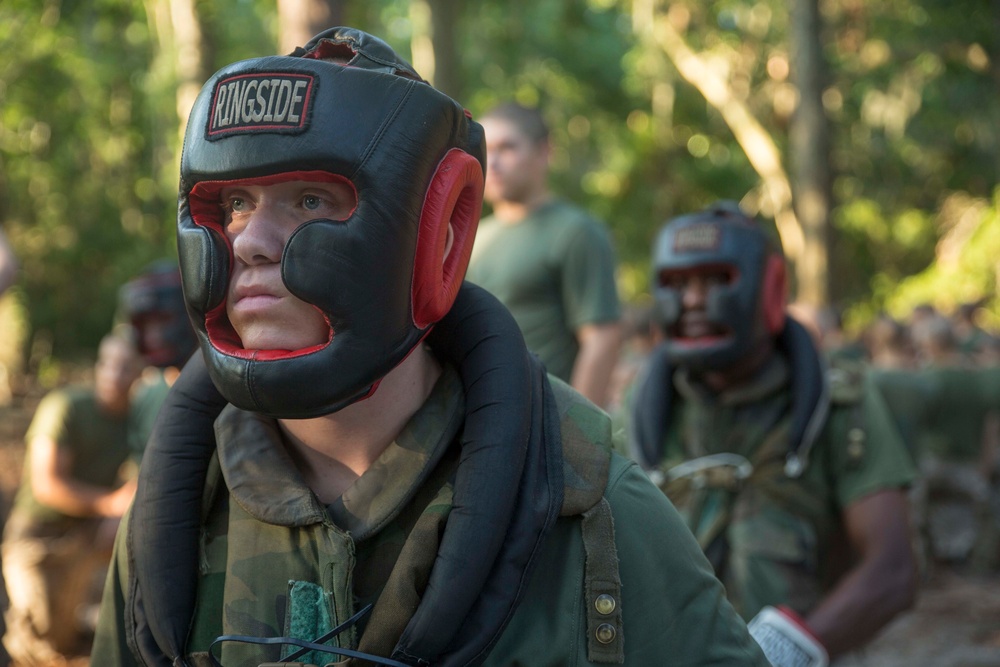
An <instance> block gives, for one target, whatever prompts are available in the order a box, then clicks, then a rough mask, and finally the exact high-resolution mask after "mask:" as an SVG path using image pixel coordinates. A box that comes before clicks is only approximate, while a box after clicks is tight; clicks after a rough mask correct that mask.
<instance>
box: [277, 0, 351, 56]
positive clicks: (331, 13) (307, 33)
mask: <svg viewBox="0 0 1000 667" xmlns="http://www.w3.org/2000/svg"><path fill="white" fill-rule="evenodd" d="M346 5H347V1H346V0H278V51H279V52H280V53H291V52H292V51H294V50H295V47H297V46H305V45H306V42H308V41H309V40H310V39H312V38H313V36H315V35H317V34H319V33H321V32H323V31H324V30H326V29H327V28H333V27H335V26H339V25H344V12H345V9H346Z"/></svg>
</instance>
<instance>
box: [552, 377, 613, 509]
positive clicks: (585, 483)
mask: <svg viewBox="0 0 1000 667" xmlns="http://www.w3.org/2000/svg"><path fill="white" fill-rule="evenodd" d="M549 382H550V383H551V385H552V393H553V395H554V396H555V399H556V406H557V408H558V410H559V429H560V431H561V435H562V450H563V480H564V481H563V483H564V485H565V488H564V493H563V506H562V511H561V512H560V514H561V515H562V516H575V515H578V514H583V513H584V512H586V511H587V510H589V509H590V508H592V507H593V506H594V505H596V504H597V503H599V502H600V501H601V498H603V497H604V491H605V489H606V488H607V485H608V470H609V469H610V467H611V449H612V446H611V445H612V439H611V417H609V416H608V415H607V413H605V412H604V411H603V410H601V409H600V408H598V407H597V406H596V405H594V404H593V403H591V402H590V401H588V400H587V399H585V398H584V397H583V396H581V395H580V394H578V393H576V392H575V391H573V389H571V388H570V386H569V385H567V384H566V383H565V382H563V381H561V380H559V379H558V378H555V377H553V376H551V375H550V376H549Z"/></svg>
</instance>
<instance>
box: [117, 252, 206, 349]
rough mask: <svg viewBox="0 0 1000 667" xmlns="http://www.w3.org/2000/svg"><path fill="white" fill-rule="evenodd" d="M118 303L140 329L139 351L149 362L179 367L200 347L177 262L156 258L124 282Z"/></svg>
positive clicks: (138, 331) (138, 329) (124, 314)
mask: <svg viewBox="0 0 1000 667" xmlns="http://www.w3.org/2000/svg"><path fill="white" fill-rule="evenodd" d="M118 307H119V311H120V313H121V315H122V317H123V318H124V319H125V320H127V321H128V323H129V324H131V325H132V327H133V328H134V329H135V330H136V334H137V337H138V340H139V352H140V353H141V354H142V356H143V359H144V360H145V361H146V363H147V364H149V365H151V366H156V367H157V368H167V367H170V366H176V367H178V368H179V367H181V366H183V365H184V362H186V361H187V360H188V358H190V356H191V354H192V353H194V351H195V348H197V347H198V340H197V338H195V335H194V330H193V329H192V328H191V321H190V320H189V319H188V313H187V309H186V308H185V305H184V293H183V292H182V290H181V273H180V270H179V269H178V268H177V264H176V263H175V262H172V261H169V260H164V261H162V262H156V263H154V264H152V265H150V266H149V267H148V268H147V269H146V270H145V271H144V272H143V273H142V274H140V275H138V276H136V277H135V278H133V279H132V280H130V281H129V282H127V283H125V284H124V285H122V287H121V289H120V290H119V292H118Z"/></svg>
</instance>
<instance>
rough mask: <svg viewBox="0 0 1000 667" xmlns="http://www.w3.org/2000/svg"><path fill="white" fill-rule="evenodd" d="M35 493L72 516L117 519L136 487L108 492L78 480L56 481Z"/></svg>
mask: <svg viewBox="0 0 1000 667" xmlns="http://www.w3.org/2000/svg"><path fill="white" fill-rule="evenodd" d="M33 490H34V494H35V499H36V500H38V502H40V503H41V504H43V505H45V506H46V507H51V508H52V509H54V510H57V511H59V512H62V513H63V514H67V515H69V516H77V517H117V516H121V515H122V513H123V512H124V510H125V508H127V506H128V501H129V499H130V498H131V492H132V485H131V484H127V485H126V486H124V487H121V488H118V489H108V488H106V487H102V486H95V485H92V484H86V483H84V482H79V481H76V480H63V479H54V480H48V481H46V482H44V483H42V484H36V485H35V486H34V489H33Z"/></svg>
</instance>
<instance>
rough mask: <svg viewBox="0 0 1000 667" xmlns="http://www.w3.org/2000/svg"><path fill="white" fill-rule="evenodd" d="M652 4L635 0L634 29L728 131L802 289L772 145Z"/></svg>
mask: <svg viewBox="0 0 1000 667" xmlns="http://www.w3.org/2000/svg"><path fill="white" fill-rule="evenodd" d="M655 4H656V3H653V2H641V1H640V0H637V1H636V3H635V7H636V11H641V10H642V9H643V8H645V9H646V11H647V13H646V18H645V20H643V19H642V18H640V17H636V19H635V23H634V24H635V25H636V26H637V27H638V29H639V30H642V31H645V35H644V36H645V37H647V38H649V39H651V40H652V41H653V42H654V43H655V44H657V45H658V46H659V47H660V48H661V49H662V50H663V52H664V53H665V54H666V55H667V57H668V58H670V60H671V61H672V62H673V64H674V67H676V68H677V71H678V72H679V73H680V75H681V77H683V78H684V80H685V81H687V82H688V83H690V84H691V85H692V86H694V87H695V88H696V89H697V90H698V92H700V93H701V94H702V95H703V96H704V97H705V100H706V101H707V102H708V103H709V104H710V105H711V106H712V107H713V108H714V109H715V110H716V111H718V112H719V114H720V115H721V116H722V118H723V120H725V122H726V124H727V125H728V126H729V129H730V131H732V133H733V137H734V138H735V139H736V141H737V143H739V145H740V147H741V148H742V149H743V152H744V153H746V156H747V159H748V160H749V161H750V164H751V166H752V167H753V168H754V170H755V171H756V172H757V174H758V175H759V176H760V178H761V181H762V182H763V190H764V194H765V197H766V198H767V200H768V203H769V204H770V207H771V209H772V211H773V214H774V221H775V224H776V225H777V227H778V234H779V235H780V236H781V244H782V246H783V247H784V250H785V255H786V256H787V257H788V259H789V260H790V261H791V262H792V264H793V266H794V267H795V272H796V277H797V278H798V280H799V284H800V285H801V283H802V280H803V279H808V276H807V274H806V272H805V268H804V266H803V264H804V262H803V261H802V259H803V252H804V247H805V240H804V236H803V232H802V227H801V226H800V225H799V221H798V219H797V217H796V215H795V211H794V209H793V206H792V188H791V184H790V183H789V180H788V175H787V174H786V173H785V169H784V166H783V165H782V160H781V153H780V152H779V151H778V147H777V145H776V144H775V142H774V139H773V138H772V137H771V135H770V134H769V133H768V132H767V130H766V129H764V127H763V126H762V125H761V124H760V123H759V122H758V121H757V119H756V118H754V116H753V114H751V113H750V109H749V108H747V105H746V104H744V103H743V102H742V101H741V100H740V99H739V98H738V97H737V96H736V95H735V94H734V93H733V89H732V86H730V85H729V82H728V81H726V80H725V79H724V78H723V77H722V76H721V75H719V74H718V72H716V71H715V70H714V69H713V68H712V67H710V66H709V63H708V62H707V60H706V59H705V58H704V57H702V56H700V55H699V54H697V53H695V52H694V51H692V50H691V47H690V46H688V44H687V43H686V42H685V41H684V37H683V36H682V35H681V34H680V32H678V30H677V29H676V28H675V27H674V26H673V24H672V23H671V22H670V19H669V18H668V16H667V15H666V13H665V12H663V11H657V10H656V9H654V5H655ZM640 5H641V6H640Z"/></svg>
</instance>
